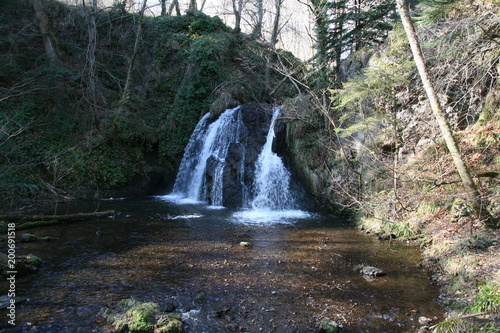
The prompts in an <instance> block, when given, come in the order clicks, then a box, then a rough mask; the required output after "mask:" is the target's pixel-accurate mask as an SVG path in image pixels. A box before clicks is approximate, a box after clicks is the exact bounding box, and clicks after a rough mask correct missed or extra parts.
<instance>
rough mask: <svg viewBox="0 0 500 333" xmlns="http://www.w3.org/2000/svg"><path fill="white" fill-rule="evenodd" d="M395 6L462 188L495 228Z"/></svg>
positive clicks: (410, 30) (403, 9)
mask: <svg viewBox="0 0 500 333" xmlns="http://www.w3.org/2000/svg"><path fill="white" fill-rule="evenodd" d="M396 2H397V5H398V9H399V13H400V15H401V20H402V21H403V26H404V29H405V31H406V35H407V37H408V40H409V42H410V47H411V51H412V53H413V58H414V60H415V63H416V65H417V69H418V72H419V74H420V78H421V80H422V84H423V86H424V89H425V92H426V94H427V97H428V99H429V103H430V105H431V109H432V113H433V115H434V118H435V119H436V121H437V123H438V125H439V129H440V130H441V134H442V136H443V138H444V140H445V142H446V146H447V147H448V150H449V152H450V154H451V156H452V158H453V162H454V164H455V167H456V168H457V171H458V174H459V175H460V178H461V180H462V182H463V184H464V187H465V189H466V191H467V194H468V196H469V199H470V201H471V202H472V205H473V208H474V210H475V212H476V214H477V216H478V218H479V219H481V220H483V219H484V220H485V224H486V225H487V226H488V227H496V226H497V225H496V221H494V219H493V217H492V216H491V214H490V213H489V212H488V210H487V209H486V208H485V206H486V205H485V204H483V203H482V200H481V194H480V193H479V190H478V188H477V186H476V183H475V182H474V179H473V178H472V176H471V173H470V170H469V167H468V166H467V164H466V163H465V161H464V160H463V158H462V156H461V154H460V151H459V147H458V143H457V140H456V139H455V137H454V135H453V132H452V130H451V127H450V125H449V124H448V122H447V120H446V115H445V113H444V111H443V108H442V107H441V103H440V102H439V100H438V98H437V95H436V92H435V91H434V88H433V86H432V83H431V80H430V78H429V74H428V71H427V67H426V65H425V60H424V56H423V53H422V49H421V48H420V44H419V41H418V39H417V33H416V31H415V27H414V25H413V21H412V20H411V17H410V14H409V10H408V7H407V4H406V1H405V0H397V1H396Z"/></svg>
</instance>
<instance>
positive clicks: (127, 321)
mask: <svg viewBox="0 0 500 333" xmlns="http://www.w3.org/2000/svg"><path fill="white" fill-rule="evenodd" d="M101 315H103V316H104V317H106V318H107V320H108V322H110V323H112V324H113V325H114V327H115V330H116V331H117V332H129V331H135V332H150V331H152V330H154V332H155V333H180V332H182V331H183V323H182V321H181V317H180V316H179V315H178V314H174V313H163V312H162V310H161V308H160V306H159V305H158V303H153V302H140V301H137V300H135V299H133V298H128V299H124V300H121V301H120V302H119V303H118V305H117V306H116V308H115V309H109V308H107V309H103V310H102V311H101Z"/></svg>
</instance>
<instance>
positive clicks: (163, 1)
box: [160, 0, 167, 16]
mask: <svg viewBox="0 0 500 333" xmlns="http://www.w3.org/2000/svg"><path fill="white" fill-rule="evenodd" d="M160 6H161V14H160V15H161V16H167V0H160Z"/></svg>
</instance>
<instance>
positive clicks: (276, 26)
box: [271, 0, 284, 47]
mask: <svg viewBox="0 0 500 333" xmlns="http://www.w3.org/2000/svg"><path fill="white" fill-rule="evenodd" d="M283 1H284V0H274V9H275V14H274V21H273V31H272V34H271V44H272V45H273V47H274V46H276V44H277V43H278V35H279V33H280V30H281V29H280V20H281V5H282V4H283Z"/></svg>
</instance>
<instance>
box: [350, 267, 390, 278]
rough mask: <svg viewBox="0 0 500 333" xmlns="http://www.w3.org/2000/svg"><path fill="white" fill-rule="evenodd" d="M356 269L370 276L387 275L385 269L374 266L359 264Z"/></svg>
mask: <svg viewBox="0 0 500 333" xmlns="http://www.w3.org/2000/svg"><path fill="white" fill-rule="evenodd" d="M355 270H356V271H358V272H360V273H361V274H363V275H365V276H369V277H373V278H374V277H377V276H382V275H385V273H384V271H382V270H381V269H379V268H377V267H373V266H365V265H361V266H357V267H356V268H355Z"/></svg>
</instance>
